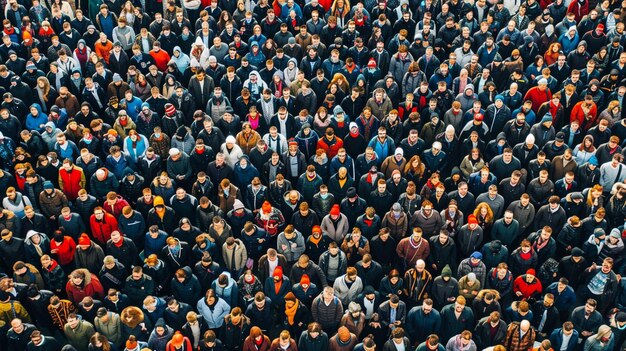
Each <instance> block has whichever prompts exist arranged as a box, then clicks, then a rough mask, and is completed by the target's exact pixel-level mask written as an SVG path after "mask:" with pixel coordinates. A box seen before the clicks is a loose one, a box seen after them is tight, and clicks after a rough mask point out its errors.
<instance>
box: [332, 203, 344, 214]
mask: <svg viewBox="0 0 626 351" xmlns="http://www.w3.org/2000/svg"><path fill="white" fill-rule="evenodd" d="M340 213H341V211H339V205H337V204H335V205H333V208H331V209H330V215H331V216H339V214H340Z"/></svg>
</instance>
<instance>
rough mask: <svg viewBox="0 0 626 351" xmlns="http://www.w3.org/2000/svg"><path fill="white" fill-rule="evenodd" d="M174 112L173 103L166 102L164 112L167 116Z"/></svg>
mask: <svg viewBox="0 0 626 351" xmlns="http://www.w3.org/2000/svg"><path fill="white" fill-rule="evenodd" d="M175 113H176V107H174V105H173V104H171V103H167V104H165V114H166V115H168V116H173V115H174V114H175Z"/></svg>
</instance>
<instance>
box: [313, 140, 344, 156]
mask: <svg viewBox="0 0 626 351" xmlns="http://www.w3.org/2000/svg"><path fill="white" fill-rule="evenodd" d="M342 147H343V140H341V138H340V137H338V136H335V139H334V140H333V141H329V140H328V139H326V136H323V137H321V138H320V140H318V141H317V148H318V149H324V151H326V156H328V158H329V159H332V158H333V157H335V156H337V154H338V153H339V149H341V148H342Z"/></svg>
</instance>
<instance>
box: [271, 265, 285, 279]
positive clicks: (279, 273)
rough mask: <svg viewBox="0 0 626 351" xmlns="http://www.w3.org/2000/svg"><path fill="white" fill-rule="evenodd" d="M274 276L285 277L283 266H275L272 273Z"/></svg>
mask: <svg viewBox="0 0 626 351" xmlns="http://www.w3.org/2000/svg"><path fill="white" fill-rule="evenodd" d="M272 277H281V278H282V277H283V267H281V266H276V268H274V273H272Z"/></svg>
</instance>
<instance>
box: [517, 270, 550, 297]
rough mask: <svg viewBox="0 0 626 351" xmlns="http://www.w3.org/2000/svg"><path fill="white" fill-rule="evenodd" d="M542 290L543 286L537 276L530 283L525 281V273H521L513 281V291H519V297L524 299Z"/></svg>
mask: <svg viewBox="0 0 626 351" xmlns="http://www.w3.org/2000/svg"><path fill="white" fill-rule="evenodd" d="M542 290H543V287H542V286H541V282H540V281H539V279H537V277H535V280H534V281H533V282H532V283H528V282H526V274H522V275H520V276H519V277H517V278H516V279H515V281H514V282H513V293H517V292H518V291H519V292H521V293H522V296H520V297H521V298H522V299H524V300H526V299H528V298H529V297H531V296H533V295H539V294H541V291H542Z"/></svg>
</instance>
